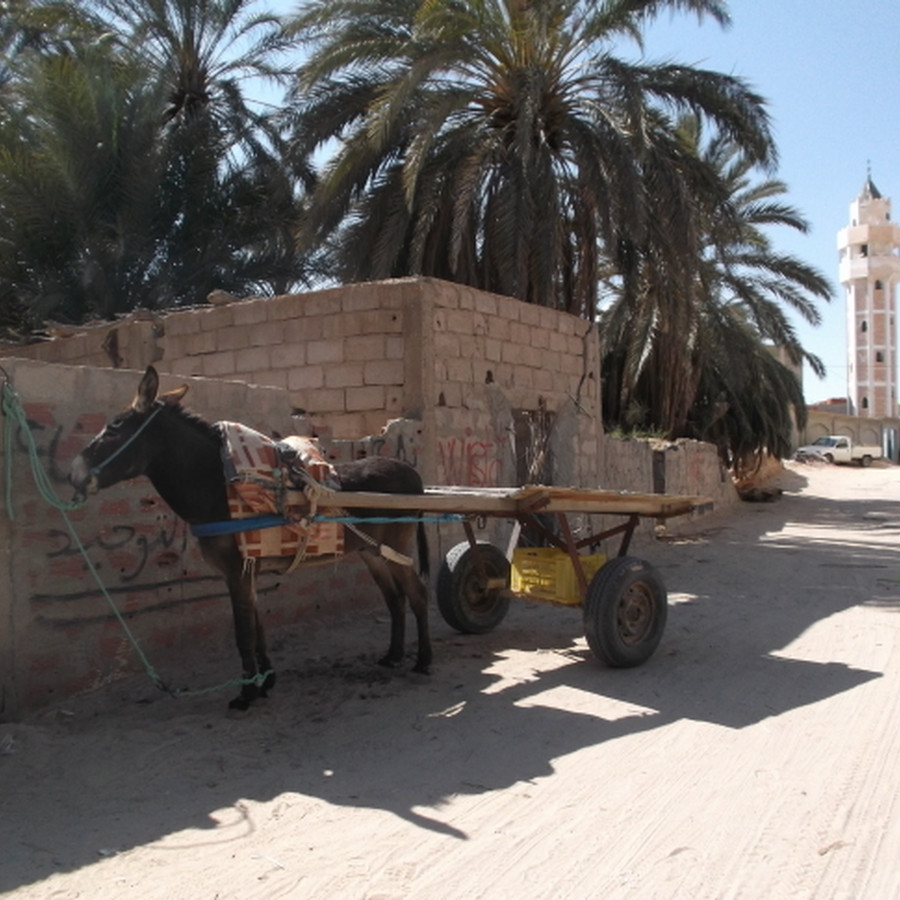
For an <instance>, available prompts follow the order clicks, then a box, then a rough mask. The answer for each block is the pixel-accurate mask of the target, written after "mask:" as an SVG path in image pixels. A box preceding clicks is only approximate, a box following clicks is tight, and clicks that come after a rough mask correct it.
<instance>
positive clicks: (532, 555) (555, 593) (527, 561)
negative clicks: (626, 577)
mask: <svg viewBox="0 0 900 900" xmlns="http://www.w3.org/2000/svg"><path fill="white" fill-rule="evenodd" d="M578 558H579V560H580V561H581V568H582V569H583V570H584V577H585V578H586V579H587V581H588V583H590V581H591V579H592V578H593V577H594V575H595V574H596V573H597V571H598V570H599V569H600V568H601V567H602V566H603V565H605V563H606V554H605V553H592V554H591V555H590V556H579V557H578ZM510 587H511V588H512V589H513V591H514V592H515V593H517V594H524V595H525V596H526V597H531V598H532V599H534V600H542V601H544V602H546V603H563V604H565V605H567V606H578V605H580V604H581V603H583V602H584V597H582V595H581V590H580V589H579V587H578V580H577V579H576V577H575V569H574V568H573V566H572V560H571V559H570V557H569V554H568V553H566V552H565V551H564V550H559V549H558V548H556V547H517V548H516V549H515V550H513V558H512V582H511V584H510Z"/></svg>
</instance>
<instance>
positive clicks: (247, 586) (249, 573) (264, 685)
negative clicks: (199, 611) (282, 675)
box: [200, 536, 275, 710]
mask: <svg viewBox="0 0 900 900" xmlns="http://www.w3.org/2000/svg"><path fill="white" fill-rule="evenodd" d="M200 549H201V552H202V553H203V557H204V558H205V559H206V561H207V562H208V563H209V564H210V565H212V566H213V567H214V568H216V569H218V570H219V571H220V572H221V573H222V574H223V575H224V576H225V583H226V585H227V587H228V594H229V596H230V597H231V612H232V616H233V618H234V637H235V641H236V643H237V648H238V653H239V654H240V657H241V668H242V671H243V680H244V684H242V685H241V693H240V695H239V696H237V697H235V699H234V700H232V701H231V702H230V703H229V704H228V706H229V708H230V709H238V710H246V709H247V708H248V707H249V706H250V704H251V703H252V702H253V701H254V700H255V699H256V698H257V697H260V696H265V695H266V691H267V689H268V688H270V687H272V685H273V684H274V683H275V675H274V673H273V672H272V670H271V668H272V667H271V663H270V662H269V658H268V655H267V654H266V647H265V634H264V632H263V628H262V623H261V622H260V619H259V612H258V610H257V608H256V579H255V570H254V567H253V566H252V565H246V566H245V565H244V560H243V558H242V557H241V555H240V553H239V552H238V550H237V546H236V545H235V542H234V539H233V538H231V537H230V536H226V540H224V541H223V540H221V539H219V538H209V539H204V540H201V542H200ZM261 673H262V674H264V675H265V678H264V679H263V680H262V681H261V682H260V679H259V676H260V674H261Z"/></svg>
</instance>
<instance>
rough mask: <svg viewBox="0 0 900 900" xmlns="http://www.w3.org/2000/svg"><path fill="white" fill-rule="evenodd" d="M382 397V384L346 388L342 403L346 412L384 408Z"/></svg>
mask: <svg viewBox="0 0 900 900" xmlns="http://www.w3.org/2000/svg"><path fill="white" fill-rule="evenodd" d="M384 397H385V391H384V387H383V386H382V385H367V386H365V387H356V388H347V390H346V394H345V400H344V404H345V408H346V410H347V412H364V411H366V410H373V409H384Z"/></svg>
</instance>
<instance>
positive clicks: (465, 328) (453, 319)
mask: <svg viewBox="0 0 900 900" xmlns="http://www.w3.org/2000/svg"><path fill="white" fill-rule="evenodd" d="M445 318H446V325H447V331H454V332H456V333H457V334H464V335H467V336H468V335H472V334H474V333H475V316H474V313H473V312H472V311H470V310H467V309H448V310H447V311H446V313H445Z"/></svg>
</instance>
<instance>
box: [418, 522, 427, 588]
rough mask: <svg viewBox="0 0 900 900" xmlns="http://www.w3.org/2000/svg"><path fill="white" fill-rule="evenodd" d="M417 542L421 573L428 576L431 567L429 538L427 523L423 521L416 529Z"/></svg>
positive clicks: (424, 576)
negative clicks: (426, 533) (429, 562)
mask: <svg viewBox="0 0 900 900" xmlns="http://www.w3.org/2000/svg"><path fill="white" fill-rule="evenodd" d="M416 543H417V544H418V548H419V574H420V575H421V576H422V577H423V578H427V577H428V571H429V568H430V567H429V564H428V538H427V537H426V535H425V524H424V523H423V522H419V527H418V528H417V529H416Z"/></svg>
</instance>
